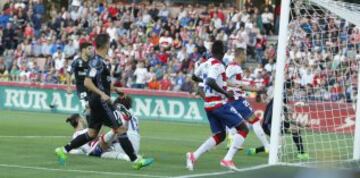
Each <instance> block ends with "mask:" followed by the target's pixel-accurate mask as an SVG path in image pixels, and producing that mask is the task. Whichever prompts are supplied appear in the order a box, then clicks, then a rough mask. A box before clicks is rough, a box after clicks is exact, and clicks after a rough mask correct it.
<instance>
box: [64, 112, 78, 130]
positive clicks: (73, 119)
mask: <svg viewBox="0 0 360 178" xmlns="http://www.w3.org/2000/svg"><path fill="white" fill-rule="evenodd" d="M79 118H80V115H79V114H72V115H71V116H70V117H68V118H66V123H69V124H70V125H71V126H72V127H74V128H76V127H77V126H78V124H79Z"/></svg>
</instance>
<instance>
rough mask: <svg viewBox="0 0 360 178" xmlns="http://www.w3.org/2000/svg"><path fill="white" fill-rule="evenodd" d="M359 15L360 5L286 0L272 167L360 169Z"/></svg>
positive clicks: (277, 79) (275, 109)
mask: <svg viewBox="0 0 360 178" xmlns="http://www.w3.org/2000/svg"><path fill="white" fill-rule="evenodd" d="M359 17H360V2H359V3H358V4H357V3H346V2H341V1H334V0H283V1H282V4H281V15H280V32H279V39H278V47H277V61H276V74H275V84H274V103H273V104H274V105H273V115H272V118H273V119H272V127H271V138H270V153H269V160H268V163H269V164H270V165H275V164H295V165H310V164H311V165H317V164H321V165H331V166H334V165H335V166H336V167H344V168H349V167H350V168H351V167H354V166H355V167H357V168H359V167H360V105H359V104H357V101H360V72H359V71H360V65H359V64H360V18H359ZM285 83H287V84H286V89H285ZM284 100H286V101H287V102H286V103H285V104H284V103H283V101H284ZM284 105H286V108H287V110H286V111H284V107H285V106H284Z"/></svg>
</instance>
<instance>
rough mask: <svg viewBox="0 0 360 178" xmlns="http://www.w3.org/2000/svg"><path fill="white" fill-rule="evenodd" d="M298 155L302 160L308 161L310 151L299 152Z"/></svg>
mask: <svg viewBox="0 0 360 178" xmlns="http://www.w3.org/2000/svg"><path fill="white" fill-rule="evenodd" d="M296 157H297V158H298V159H299V160H301V161H306V160H309V159H310V155H309V154H308V153H302V154H301V153H299V154H297V156H296Z"/></svg>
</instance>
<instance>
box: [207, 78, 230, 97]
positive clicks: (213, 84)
mask: <svg viewBox="0 0 360 178" xmlns="http://www.w3.org/2000/svg"><path fill="white" fill-rule="evenodd" d="M206 85H208V86H209V87H210V88H212V89H213V90H215V91H217V92H219V93H221V94H224V95H225V96H226V97H228V98H230V97H233V94H232V93H228V92H226V91H225V90H224V89H223V88H221V87H220V86H219V85H218V84H217V83H216V81H215V79H213V78H207V79H206Z"/></svg>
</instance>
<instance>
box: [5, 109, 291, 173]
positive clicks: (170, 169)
mask: <svg viewBox="0 0 360 178" xmlns="http://www.w3.org/2000/svg"><path fill="white" fill-rule="evenodd" d="M65 117H66V115H63V114H55V113H37V112H20V111H0V177H6V178H13V177H36V178H41V177H44V178H51V177H61V178H66V177H69V178H76V177H86V178H95V177H160V178H161V177H177V176H184V177H186V176H188V177H189V176H200V177H201V176H202V177H211V175H212V174H213V175H212V176H214V177H248V176H250V175H251V177H253V178H256V177H263V176H264V175H269V173H271V174H272V175H276V174H278V173H281V174H283V173H286V174H289V175H292V174H294V173H296V172H297V171H298V168H292V167H267V168H264V169H260V170H252V171H245V172H237V173H232V172H231V171H229V170H226V169H224V168H222V167H221V166H220V165H219V161H220V160H221V159H222V158H223V156H224V155H225V153H226V149H225V146H224V145H219V146H218V147H217V148H216V149H214V150H212V151H211V152H209V153H207V154H205V155H204V156H203V157H201V158H200V160H198V162H197V164H196V170H195V171H193V172H189V171H187V170H186V169H185V153H186V152H187V151H191V150H194V149H196V148H197V147H198V146H199V145H200V144H201V143H202V142H203V141H204V140H205V139H206V138H208V136H209V135H210V131H209V128H208V125H207V124H191V123H179V122H164V121H161V122H160V121H146V120H140V129H141V135H142V138H141V153H142V154H144V155H145V156H151V157H154V158H155V163H154V164H153V165H152V166H151V167H147V168H144V169H142V170H140V171H136V170H133V169H132V168H131V165H130V164H129V163H128V162H125V161H120V160H109V159H100V158H92V157H86V156H73V155H71V156H69V159H68V162H67V164H66V166H60V165H58V163H57V161H56V158H55V155H54V152H53V151H54V149H55V148H56V147H58V146H62V145H64V144H66V143H67V142H68V141H70V137H71V135H72V133H73V130H72V128H70V126H69V125H67V124H66V123H65V122H64V121H65ZM23 136H25V137H23ZM259 145H260V142H259V141H258V140H257V139H256V138H255V136H254V135H253V134H252V133H251V134H250V135H249V137H248V139H247V140H246V143H245V145H244V146H245V147H255V146H259ZM235 162H236V163H237V166H238V167H239V168H247V167H251V166H256V165H261V164H266V162H267V155H266V154H259V155H256V156H251V157H249V156H245V154H244V151H240V152H239V153H238V154H237V155H236V157H235ZM215 174H220V175H215ZM266 177H268V176H266Z"/></svg>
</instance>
